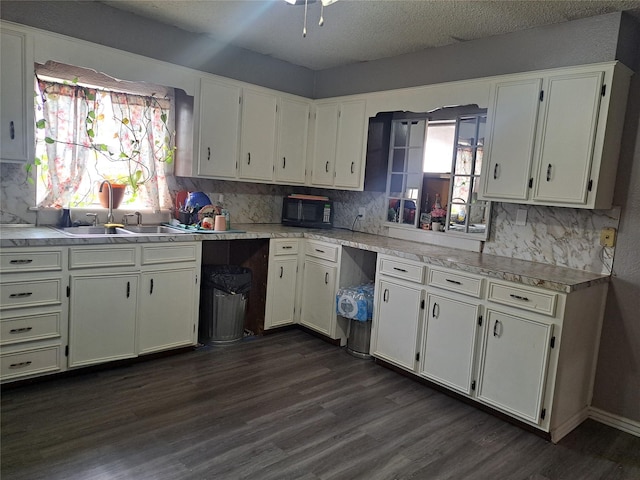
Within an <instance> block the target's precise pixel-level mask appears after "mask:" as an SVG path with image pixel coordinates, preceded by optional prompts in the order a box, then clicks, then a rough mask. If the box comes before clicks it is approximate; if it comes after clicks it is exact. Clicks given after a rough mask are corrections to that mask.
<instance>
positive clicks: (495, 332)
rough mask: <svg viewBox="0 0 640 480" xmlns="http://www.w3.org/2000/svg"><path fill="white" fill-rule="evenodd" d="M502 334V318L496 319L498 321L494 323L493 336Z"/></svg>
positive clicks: (498, 336)
mask: <svg viewBox="0 0 640 480" xmlns="http://www.w3.org/2000/svg"><path fill="white" fill-rule="evenodd" d="M501 335H502V324H501V323H500V320H496V323H494V324H493V336H494V337H497V338H500V336H501Z"/></svg>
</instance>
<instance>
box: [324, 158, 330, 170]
mask: <svg viewBox="0 0 640 480" xmlns="http://www.w3.org/2000/svg"><path fill="white" fill-rule="evenodd" d="M324 171H325V172H327V173H329V162H328V161H327V163H325V164H324Z"/></svg>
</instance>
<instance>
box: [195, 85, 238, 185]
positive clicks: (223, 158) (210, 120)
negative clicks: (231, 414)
mask: <svg viewBox="0 0 640 480" xmlns="http://www.w3.org/2000/svg"><path fill="white" fill-rule="evenodd" d="M239 133H240V88H239V87H237V86H234V85H232V84H225V83H220V82H215V81H213V80H210V79H205V78H203V79H202V80H201V82H200V128H199V139H200V144H199V147H200V148H199V154H198V163H197V164H198V169H197V175H198V176H202V177H222V178H235V177H236V165H237V160H238V138H239Z"/></svg>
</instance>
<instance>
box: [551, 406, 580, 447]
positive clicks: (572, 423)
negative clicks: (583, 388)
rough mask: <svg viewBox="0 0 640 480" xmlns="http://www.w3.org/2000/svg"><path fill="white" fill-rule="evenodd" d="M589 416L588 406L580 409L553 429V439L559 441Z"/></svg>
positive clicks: (555, 441) (554, 441)
mask: <svg viewBox="0 0 640 480" xmlns="http://www.w3.org/2000/svg"><path fill="white" fill-rule="evenodd" d="M587 418H589V409H588V408H587V407H585V408H583V409H582V410H580V411H579V412H578V413H576V414H575V415H574V416H573V417H571V418H570V419H569V420H567V421H566V422H564V423H563V424H561V425H558V426H557V427H556V428H554V429H552V430H551V432H550V433H551V441H552V442H553V443H558V442H559V441H560V440H561V439H562V438H563V437H564V436H565V435H566V434H567V433H569V432H571V431H572V430H573V429H575V428H576V427H577V426H578V425H580V424H581V423H582V422H584V421H585V420H586V419H587Z"/></svg>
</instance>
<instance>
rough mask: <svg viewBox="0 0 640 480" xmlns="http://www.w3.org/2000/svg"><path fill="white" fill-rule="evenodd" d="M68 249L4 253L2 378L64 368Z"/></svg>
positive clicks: (0, 260) (0, 256) (0, 259)
mask: <svg viewBox="0 0 640 480" xmlns="http://www.w3.org/2000/svg"><path fill="white" fill-rule="evenodd" d="M66 258H67V249H66V248H64V247H31V248H6V249H2V251H1V252H0V274H1V275H0V381H2V382H5V381H15V380H20V379H23V378H29V377H35V376H39V375H45V374H49V373H56V372H60V371H63V370H65V368H66V365H65V361H64V346H65V344H66V342H67V318H68V313H67V312H68V310H67V302H66V297H65V287H66V274H65V271H66V265H65V262H66Z"/></svg>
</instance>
